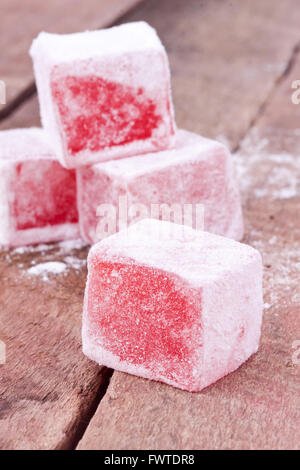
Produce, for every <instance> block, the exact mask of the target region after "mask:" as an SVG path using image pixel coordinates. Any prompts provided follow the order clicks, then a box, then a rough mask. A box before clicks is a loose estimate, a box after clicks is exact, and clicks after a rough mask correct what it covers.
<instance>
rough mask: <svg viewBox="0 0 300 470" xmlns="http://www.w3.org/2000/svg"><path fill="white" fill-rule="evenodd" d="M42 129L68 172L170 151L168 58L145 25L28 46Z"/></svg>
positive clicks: (45, 37)
mask: <svg viewBox="0 0 300 470" xmlns="http://www.w3.org/2000/svg"><path fill="white" fill-rule="evenodd" d="M31 55H32V58H33V63H34V70H35V77H36V83H37V88H38V94H39V101H40V108H41V117H42V123H43V126H44V127H45V129H46V130H47V131H48V132H49V134H50V135H51V137H52V140H53V142H54V145H55V150H56V153H57V155H58V156H59V158H60V159H61V163H62V165H64V166H65V167H67V168H76V167H78V166H81V165H88V164H92V163H96V162H100V161H104V160H110V159H113V158H122V157H128V156H130V155H135V154H140V153H145V152H150V151H156V150H161V149H164V148H168V147H169V146H171V145H172V143H173V140H174V132H175V123H174V117H173V107H172V100H171V92H170V73H169V65H168V59H167V55H166V52H165V49H164V47H163V45H162V44H161V42H160V40H159V38H158V36H157V34H156V32H155V30H154V29H153V28H151V27H150V26H149V25H148V24H147V23H145V22H135V23H128V24H124V25H121V26H115V27H113V28H110V29H105V30H99V31H88V32H83V33H76V34H69V35H57V34H49V33H44V32H43V33H40V34H39V36H38V37H37V38H36V39H35V40H34V42H33V45H32V47H31Z"/></svg>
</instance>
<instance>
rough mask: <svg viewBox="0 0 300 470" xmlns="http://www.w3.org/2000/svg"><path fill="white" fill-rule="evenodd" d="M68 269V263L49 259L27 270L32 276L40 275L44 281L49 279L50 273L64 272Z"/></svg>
mask: <svg viewBox="0 0 300 470" xmlns="http://www.w3.org/2000/svg"><path fill="white" fill-rule="evenodd" d="M66 270H67V265H66V264H65V263H62V262H60V261H49V262H47V263H40V264H37V265H36V266H32V267H31V268H29V269H28V270H27V273H28V274H29V275H30V276H40V277H41V278H42V279H43V281H48V279H49V274H62V273H64V272H65V271H66Z"/></svg>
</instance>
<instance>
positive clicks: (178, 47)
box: [122, 0, 300, 148]
mask: <svg viewBox="0 0 300 470" xmlns="http://www.w3.org/2000/svg"><path fill="white" fill-rule="evenodd" d="M143 19H144V20H146V21H148V22H149V23H150V24H151V25H152V26H154V27H155V28H156V29H157V31H158V34H159V36H160V37H161V39H162V42H163V43H164V45H165V46H166V49H167V52H168V55H169V59H170V65H171V73H172V74H171V75H172V84H173V98H174V103H175V114H176V121H177V123H178V125H179V126H180V127H184V128H186V129H188V130H191V131H194V132H198V133H200V134H202V135H205V136H208V137H213V138H215V137H218V136H221V137H223V136H225V137H226V139H227V140H228V141H229V143H230V145H231V147H232V148H235V147H236V145H237V144H238V142H239V141H240V140H241V138H242V137H243V136H244V134H245V133H246V131H247V129H248V127H249V125H250V124H251V122H252V120H253V119H255V116H256V114H257V112H258V109H259V107H260V106H261V104H262V103H264V101H265V100H266V99H267V97H268V96H269V94H270V93H271V92H272V90H273V87H274V84H275V82H276V80H277V79H278V77H280V76H281V74H282V73H284V71H285V70H286V68H287V66H288V63H289V57H290V56H291V53H292V50H293V48H294V47H296V45H297V44H298V42H299V39H300V38H299V27H298V25H299V21H300V8H299V4H298V2H297V0H287V1H285V2H281V1H280V0H266V1H264V2H261V1H260V0H243V1H242V2H241V1H239V0H222V1H220V0H209V1H205V0H187V1H182V0H147V1H146V2H144V3H142V4H141V5H140V6H139V7H138V8H136V9H135V10H134V11H133V12H132V13H129V14H127V15H125V17H124V18H122V21H136V20H143Z"/></svg>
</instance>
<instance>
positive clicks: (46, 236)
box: [0, 22, 262, 390]
mask: <svg viewBox="0 0 300 470" xmlns="http://www.w3.org/2000/svg"><path fill="white" fill-rule="evenodd" d="M31 55H32V58H33V63H34V71H35V76H36V84H37V89H38V96H39V102H40V110H41V118H42V124H43V129H36V128H32V129H23V130H21V129H19V130H12V131H6V132H2V133H0V181H1V195H0V213H1V214H2V224H1V228H0V243H2V244H5V245H8V246H17V245H24V244H31V243H39V242H49V241H54V240H60V239H66V238H75V237H77V236H78V234H79V233H80V234H81V236H82V238H84V239H85V240H86V241H88V242H89V243H92V244H94V243H95V245H94V246H93V248H92V250H91V252H90V255H89V260H88V268H89V276H88V283H87V287H86V294H85V305H84V317H83V348H84V352H85V353H86V354H87V355H88V356H89V357H90V358H92V359H94V360H96V361H98V362H99V363H101V364H103V365H107V366H109V367H114V368H117V369H120V370H123V371H127V372H131V373H135V374H137V375H140V376H143V377H147V378H150V379H156V380H161V381H164V382H166V383H168V384H172V385H174V386H177V387H180V388H183V389H187V390H201V389H202V388H203V387H205V386H207V385H209V384H210V383H212V382H214V381H215V380H217V379H218V378H220V377H222V376H224V375H225V374H227V373H228V372H231V371H232V370H234V369H236V368H237V367H238V366H239V365H240V364H241V363H242V362H243V361H245V360H246V359H247V358H248V357H249V356H250V355H251V354H252V353H253V352H255V351H256V350H257V348H258V341H259V336H260V325H261V311H262V294H261V276H262V273H261V271H262V270H261V259H260V255H259V254H258V253H257V251H256V250H254V249H252V248H250V247H248V246H246V245H242V244H240V243H238V242H237V241H234V240H240V239H241V238H242V236H243V218H242V211H241V204H240V199H239V192H238V188H237V183H236V180H235V175H234V169H233V163H232V158H231V155H230V153H229V152H228V150H227V149H226V148H225V147H224V146H223V145H221V144H220V143H218V142H215V141H212V140H209V139H205V138H203V137H200V136H198V135H196V134H192V133H190V132H188V131H185V130H177V129H176V125H175V121H174V113H173V104H172V99H171V91H170V72H169V66H168V59H167V55H166V52H165V49H164V47H163V45H162V44H161V42H160V40H159V38H158V36H157V34H156V32H155V30H154V29H153V28H151V27H150V26H149V25H148V24H146V23H144V22H137V23H129V24H125V25H122V26H118V27H114V28H110V29H106V30H102V31H93V32H84V33H78V34H71V35H55V34H48V33H40V35H39V36H38V37H37V38H36V39H35V40H34V42H33V45H32V47H31ZM120 195H123V196H124V195H125V196H126V197H127V199H128V201H130V202H131V203H134V204H139V203H140V204H143V205H144V206H150V205H151V204H156V205H163V204H166V205H168V206H172V205H173V204H179V205H181V206H184V205H185V204H192V205H196V204H202V205H203V207H204V228H205V230H206V231H205V232H202V231H197V230H194V229H192V228H187V227H184V226H182V225H179V224H171V223H170V222H165V221H160V220H154V219H146V217H147V216H146V215H144V217H145V219H144V220H142V221H140V222H138V223H136V224H134V225H132V226H131V227H130V228H129V229H128V230H125V231H122V230H121V231H119V232H118V233H115V234H114V235H112V236H109V237H108V238H105V239H104V240H102V241H99V233H98V232H97V224H98V219H99V214H98V208H99V206H101V205H105V204H110V205H112V206H117V204H118V198H119V197H120ZM135 216H136V214H131V215H130V216H129V222H130V223H132V222H136V220H137V219H136V217H135ZM138 218H140V219H141V218H143V217H141V215H139V217H138ZM158 218H161V217H158ZM119 229H121V227H119V226H118V227H115V232H116V231H118V230H119ZM220 235H221V236H220ZM224 237H228V238H224ZM232 239H234V240H232ZM97 242H98V243H97Z"/></svg>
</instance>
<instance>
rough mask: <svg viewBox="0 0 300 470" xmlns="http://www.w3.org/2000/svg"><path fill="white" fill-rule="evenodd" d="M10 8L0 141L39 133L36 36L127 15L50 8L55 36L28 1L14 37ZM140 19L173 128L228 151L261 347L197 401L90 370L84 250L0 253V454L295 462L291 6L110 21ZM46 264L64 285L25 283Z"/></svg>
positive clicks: (153, 13) (254, 1)
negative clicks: (163, 55) (257, 255)
mask: <svg viewBox="0 0 300 470" xmlns="http://www.w3.org/2000/svg"><path fill="white" fill-rule="evenodd" d="M6 3H7V5H6ZM16 3H17V2H16V1H10V2H5V1H4V2H2V6H1V7H2V9H3V10H4V14H5V15H6V16H7V18H8V20H7V22H6V23H4V24H6V26H5V28H4V31H3V30H1V37H2V38H3V40H4V43H5V48H4V55H1V60H0V79H2V80H5V81H6V82H7V84H8V88H9V90H10V91H9V94H8V99H9V102H8V105H6V107H3V106H1V107H0V117H2V119H1V120H0V129H8V128H13V127H27V126H31V125H39V111H38V103H37V98H36V96H35V95H34V94H32V93H33V88H32V89H31V92H30V93H29V94H28V93H27V94H26V90H28V87H30V84H31V80H32V71H31V67H30V64H29V63H28V61H27V56H26V57H25V55H26V49H27V48H28V44H29V43H30V40H31V39H32V37H34V36H35V35H36V33H37V32H38V31H39V30H40V29H49V30H50V29H51V30H56V27H57V31H74V30H76V29H77V30H78V29H87V28H94V27H96V26H98V27H99V26H102V25H106V24H108V23H111V22H112V21H113V20H117V17H118V16H119V14H120V13H121V11H120V8H121V4H122V12H124V9H125V8H127V7H131V6H132V5H133V4H134V3H138V2H134V1H131V2H130V1H128V2H120V1H119V2H118V1H114V2H105V1H97V2H94V1H92V0H90V1H87V2H81V3H80V2H72V5H73V3H74V4H75V3H76V8H78V10H76V8H75V9H72V15H71V17H68V15H67V12H68V11H69V12H70V11H71V2H65V5H66V7H65V8H66V10H65V13H64V18H67V19H66V22H64V21H63V20H62V19H61V18H60V17H61V9H60V6H59V5H60V3H61V2H55V1H54V2H51V6H49V7H47V8H46V9H45V7H42V6H41V5H40V2H39V9H38V12H37V11H36V6H37V2H35V1H34V0H30V1H29V2H26V3H25V2H24V5H23V6H22V8H24V12H23V14H24V17H26V21H25V22H24V24H23V28H24V31H23V33H22V31H20V30H18V31H17V32H16V31H15V30H14V29H13V27H12V26H11V25H13V24H14V21H15V18H16V14H17V13H16V10H14V8H13V7H15V6H16ZM79 3H80V5H81V6H80V5H79ZM125 3H127V6H125ZM25 4H26V8H25ZM83 4H84V5H85V7H84V10H83V9H82V8H83V7H82V5H83ZM18 5H19V4H18ZM28 5H29V6H30V8H29V6H28ZM27 8H28V9H27ZM72 8H73V7H72ZM68 9H69V10H68ZM76 12H77V14H75V13H76ZM104 18H105V20H104ZM141 19H143V20H146V21H148V22H149V23H150V24H152V25H153V26H155V27H156V28H157V30H158V32H159V35H160V36H161V38H162V40H163V42H164V44H165V46H166V48H167V52H168V54H169V57H170V64H171V72H172V84H173V97H174V103H175V109H176V119H177V123H178V125H179V126H180V127H184V128H186V129H189V130H192V131H196V132H199V133H201V134H203V135H206V136H209V137H213V138H217V139H219V140H222V141H224V142H226V143H227V144H228V146H229V147H230V148H231V150H232V151H233V152H234V155H235V160H236V167H237V172H238V175H239V181H240V187H241V194H242V200H243V209H244V216H245V223H246V234H245V238H244V241H245V243H248V244H250V245H252V246H254V247H255V248H257V249H258V250H259V251H260V252H261V253H262V255H263V261H264V267H265V269H264V302H265V310H264V321H263V334H262V340H261V347H260V349H259V351H258V353H257V354H256V355H255V356H253V357H252V358H250V360H248V361H247V363H245V364H244V365H243V366H242V367H240V368H239V369H238V370H237V371H236V372H234V373H233V374H230V375H229V376H227V377H225V378H224V379H222V380H220V381H218V382H217V383H216V384H214V385H212V386H210V387H208V388H207V389H205V390H203V391H202V392H200V393H188V392H184V391H181V390H177V389H174V388H172V387H169V386H167V385H164V384H160V383H155V382H152V381H148V380H143V379H140V378H137V377H134V376H129V375H127V374H123V373H119V372H115V371H110V370H108V369H106V368H101V367H99V366H98V365H97V364H95V363H93V362H91V361H89V360H88V359H87V358H85V357H84V356H83V354H82V352H81V338H80V328H81V311H82V300H83V290H84V286H85V279H86V254H87V251H88V247H86V246H84V244H83V243H80V241H78V242H77V243H68V242H67V243H58V244H51V245H45V246H38V247H29V248H26V249H16V250H2V251H1V252H0V277H1V284H0V340H1V341H4V342H5V344H6V350H7V358H6V364H4V365H0V374H1V375H0V448H3V449H8V448H9V449H75V448H79V449H176V450H177V449H248V448H250V449H299V447H300V445H299V443H300V400H299V396H300V393H299V392H300V377H299V372H300V364H299V363H298V362H299V360H297V359H298V357H297V354H296V351H295V349H293V347H294V346H295V344H296V343H295V342H296V341H297V340H300V307H299V305H300V286H299V278H300V276H299V274H300V259H299V255H300V220H299V207H300V206H299V205H300V130H299V129H300V125H299V124H300V105H298V106H297V105H295V104H293V103H292V101H291V95H292V92H293V90H292V88H291V84H292V82H293V81H294V80H296V79H300V53H299V49H300V31H299V22H300V8H299V5H298V2H297V0H286V1H285V2H282V1H280V0H266V1H264V2H261V1H259V0H244V1H243V2H240V1H238V0H230V1H229V0H223V1H222V2H220V1H218V0H209V1H208V0H205V1H197V0H187V1H185V2H182V1H179V0H144V1H143V2H142V3H140V4H139V5H138V6H136V7H135V8H134V9H133V10H131V11H130V12H129V13H127V14H126V15H125V16H123V17H122V20H121V21H122V22H125V21H133V20H141ZM56 20H58V23H57V25H56ZM23 37H24V41H23V40H22V38H23ZM24 90H25V92H24ZM31 94H32V96H30V95H31ZM11 103H13V105H11ZM3 110H5V112H4V113H3V112H2V114H1V111H3ZM297 216H298V217H297ZM47 261H60V262H63V263H64V264H65V266H66V268H65V271H64V272H63V273H62V274H61V275H52V276H51V275H49V277H48V278H47V277H42V276H32V275H29V273H28V269H29V268H30V267H32V266H34V265H37V264H40V263H44V262H47ZM299 356H300V354H299ZM111 376H112V377H111ZM110 377H111V379H110Z"/></svg>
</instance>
